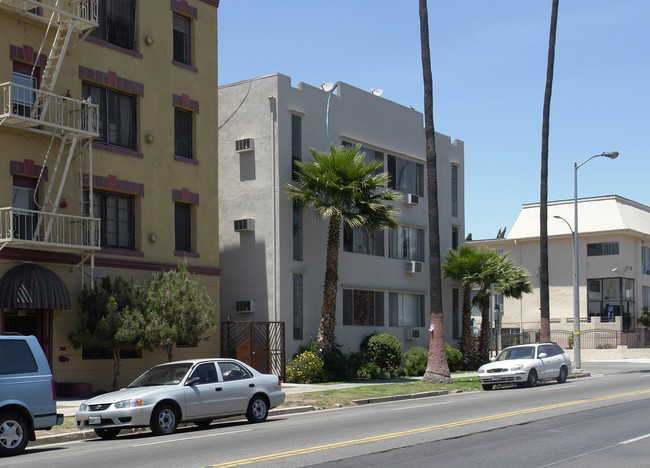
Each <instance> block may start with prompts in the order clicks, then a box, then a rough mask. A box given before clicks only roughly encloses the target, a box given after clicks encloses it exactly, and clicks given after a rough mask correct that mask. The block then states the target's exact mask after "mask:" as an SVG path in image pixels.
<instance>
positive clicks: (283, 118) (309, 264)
mask: <svg viewBox="0 0 650 468" xmlns="http://www.w3.org/2000/svg"><path fill="white" fill-rule="evenodd" d="M330 140H331V143H332V144H336V145H341V144H360V145H361V146H362V151H363V152H365V153H366V157H367V158H375V159H381V160H382V161H383V162H384V169H385V170H387V171H388V172H389V173H390V174H391V184H390V187H392V188H394V189H396V190H398V191H400V192H402V193H403V195H404V200H403V201H402V202H397V204H398V205H399V209H400V212H401V213H400V223H401V226H400V228H398V229H394V230H387V231H384V232H377V233H374V234H371V235H368V234H367V233H365V232H363V231H349V230H347V229H346V230H344V232H343V235H342V239H341V253H340V263H339V291H338V295H337V318H336V320H337V325H336V337H337V341H338V342H339V343H340V344H341V345H343V347H344V350H347V349H351V350H357V351H358V349H359V345H360V343H361V340H362V339H363V337H364V336H366V335H368V334H370V333H373V332H385V333H390V334H392V335H394V336H396V337H397V338H398V339H399V340H400V341H401V342H402V344H403V346H404V349H407V348H410V347H412V346H423V347H428V336H429V335H428V332H427V330H428V327H429V300H428V293H429V274H428V271H429V268H428V263H427V262H428V259H427V256H428V254H427V252H428V221H427V205H428V204H427V193H426V171H425V167H426V164H425V138H424V127H423V116H422V114H421V113H420V112H417V111H415V110H413V109H411V108H409V107H405V106H402V105H400V104H397V103H395V102H392V101H389V100H387V99H384V98H382V97H380V96H377V95H375V94H373V93H371V92H369V91H364V90H361V89H358V88H355V87H353V86H350V85H348V84H346V83H342V82H339V83H336V89H335V90H333V92H331V93H328V92H326V91H324V90H323V89H321V88H320V87H315V86H310V85H308V84H305V83H299V84H298V86H297V87H293V86H292V85H291V79H290V77H288V76H285V75H282V74H273V75H267V76H262V77H258V78H253V79H250V80H246V81H242V82H239V83H233V84H227V85H223V86H221V87H220V88H219V149H220V159H219V229H220V235H219V251H220V267H221V268H222V274H221V286H222V287H221V307H222V308H221V311H222V321H229V322H280V323H283V324H284V330H285V335H284V336H285V340H286V341H285V345H284V354H285V356H286V358H287V359H290V358H291V357H292V356H293V355H294V354H295V353H296V352H297V351H298V349H299V346H300V345H309V343H310V341H311V340H315V339H316V336H317V332H318V324H319V320H320V315H321V305H322V300H323V282H324V273H325V251H326V238H327V222H326V221H323V220H321V219H319V218H318V217H317V216H316V215H315V214H314V213H313V212H311V211H309V210H307V211H304V212H303V211H300V210H297V209H294V206H293V202H291V201H290V200H289V199H288V198H287V196H286V186H287V184H288V183H289V182H291V181H292V173H293V169H292V161H294V160H300V161H306V160H308V159H309V158H311V153H310V148H314V149H316V150H318V151H328V150H329V141H330ZM436 148H437V157H438V159H437V162H438V184H439V191H440V193H439V209H440V230H441V249H442V253H443V255H444V254H445V253H446V252H447V250H448V249H449V248H452V247H453V246H457V245H458V244H459V242H462V240H463V239H464V235H465V228H464V195H463V193H464V184H463V181H464V176H463V174H464V145H463V142H462V141H459V140H454V141H452V140H451V139H450V138H449V137H447V136H445V135H441V134H436ZM459 298H460V294H459V289H458V286H454V285H453V284H452V283H451V282H448V281H446V280H443V305H444V306H443V307H444V314H445V316H444V320H445V336H446V337H449V338H447V341H448V342H450V343H454V341H453V339H452V337H453V338H456V337H458V335H459V315H458V311H459ZM223 330H224V329H223V328H222V331H223ZM261 333H262V334H263V335H264V334H266V335H265V337H264V336H263V337H262V338H261V339H253V338H254V337H252V338H251V340H250V341H247V340H246V339H244V340H240V341H238V342H236V343H234V345H232V346H233V349H236V350H237V353H235V354H236V355H238V356H239V357H242V358H245V356H243V354H245V353H250V354H251V355H254V354H255V353H256V352H258V353H259V352H262V353H263V352H268V349H266V351H265V345H264V339H267V340H268V335H270V334H272V333H274V332H271V331H268V330H267V331H263V332H261ZM253 334H254V333H253ZM226 335H227V333H226ZM247 336H249V337H251V336H252V334H249V335H247ZM222 337H223V339H224V343H225V345H227V343H228V342H229V340H230V339H229V338H228V337H227V336H225V337H224V334H223V333H222ZM223 351H224V348H222V352H223ZM240 351H241V352H240ZM252 359H253V360H255V357H254V356H253V358H252Z"/></svg>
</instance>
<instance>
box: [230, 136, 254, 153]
mask: <svg viewBox="0 0 650 468" xmlns="http://www.w3.org/2000/svg"><path fill="white" fill-rule="evenodd" d="M254 143H255V142H254V141H253V139H252V138H242V139H241V140H235V151H236V152H238V153H245V152H247V151H253V150H254V149H255V145H254Z"/></svg>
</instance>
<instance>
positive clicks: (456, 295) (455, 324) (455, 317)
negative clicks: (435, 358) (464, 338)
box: [451, 288, 460, 340]
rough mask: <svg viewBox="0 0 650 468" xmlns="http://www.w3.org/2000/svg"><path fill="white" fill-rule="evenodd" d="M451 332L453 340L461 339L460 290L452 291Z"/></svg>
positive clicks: (453, 289)
mask: <svg viewBox="0 0 650 468" xmlns="http://www.w3.org/2000/svg"><path fill="white" fill-rule="evenodd" d="M451 332H452V338H453V339H454V340H457V339H458V338H460V291H459V289H458V288H452V290H451Z"/></svg>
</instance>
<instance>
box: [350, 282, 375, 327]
mask: <svg viewBox="0 0 650 468" xmlns="http://www.w3.org/2000/svg"><path fill="white" fill-rule="evenodd" d="M343 325H366V326H377V327H383V326H384V293H383V292H381V291H366V290H362V289H344V290H343Z"/></svg>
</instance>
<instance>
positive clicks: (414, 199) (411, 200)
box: [404, 193, 420, 205]
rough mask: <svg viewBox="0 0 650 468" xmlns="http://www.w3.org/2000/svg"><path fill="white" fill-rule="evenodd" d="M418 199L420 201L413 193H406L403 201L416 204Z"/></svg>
mask: <svg viewBox="0 0 650 468" xmlns="http://www.w3.org/2000/svg"><path fill="white" fill-rule="evenodd" d="M418 201H420V197H418V196H417V195H415V194H414V193H407V194H406V198H405V199H404V203H405V204H407V205H417V204H418Z"/></svg>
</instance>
